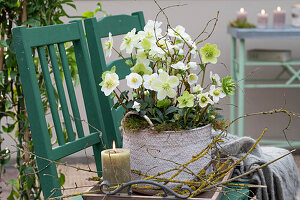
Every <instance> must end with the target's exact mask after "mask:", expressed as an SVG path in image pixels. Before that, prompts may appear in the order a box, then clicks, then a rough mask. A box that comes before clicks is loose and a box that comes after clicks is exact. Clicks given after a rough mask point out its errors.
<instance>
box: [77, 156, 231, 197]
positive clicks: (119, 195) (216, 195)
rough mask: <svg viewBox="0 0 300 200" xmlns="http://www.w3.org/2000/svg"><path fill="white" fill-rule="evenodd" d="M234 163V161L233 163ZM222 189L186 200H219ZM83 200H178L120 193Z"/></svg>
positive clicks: (99, 195) (91, 195) (97, 188)
mask: <svg viewBox="0 0 300 200" xmlns="http://www.w3.org/2000/svg"><path fill="white" fill-rule="evenodd" d="M233 162H234V161H233ZM232 172H233V169H231V170H230V171H229V172H228V174H227V175H226V176H225V177H224V178H223V179H222V181H225V180H228V179H229V178H230V177H231V174H232ZM93 190H99V186H95V187H93V188H92V189H91V190H90V191H93ZM222 194H223V193H222V187H217V188H215V189H213V190H211V191H207V192H203V193H202V194H200V195H198V196H197V197H195V198H188V199H190V200H220V199H221V197H222ZM82 197H83V199H84V200H124V199H136V200H154V199H158V200H159V199H164V200H173V199H177V200H178V199H179V198H176V197H174V196H171V195H170V196H167V197H159V196H146V195H139V194H133V195H128V194H126V193H121V194H117V195H106V194H101V193H97V194H83V195H82Z"/></svg>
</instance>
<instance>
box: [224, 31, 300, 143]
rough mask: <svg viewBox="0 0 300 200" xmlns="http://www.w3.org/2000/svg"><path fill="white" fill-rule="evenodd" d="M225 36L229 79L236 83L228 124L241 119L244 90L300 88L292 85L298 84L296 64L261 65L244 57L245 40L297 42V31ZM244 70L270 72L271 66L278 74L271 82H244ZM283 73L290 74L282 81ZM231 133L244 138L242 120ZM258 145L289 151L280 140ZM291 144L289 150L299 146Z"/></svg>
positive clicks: (238, 32)
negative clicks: (228, 46) (257, 68)
mask: <svg viewBox="0 0 300 200" xmlns="http://www.w3.org/2000/svg"><path fill="white" fill-rule="evenodd" d="M227 32H228V34H230V35H231V37H232V42H231V76H232V77H233V78H234V79H235V80H236V81H238V87H237V91H236V94H235V95H234V96H233V97H232V98H231V105H233V106H231V110H230V117H231V120H233V119H235V118H236V117H237V116H243V115H244V110H245V103H244V102H245V98H244V92H245V89H246V88H300V84H299V83H295V81H298V80H300V70H297V69H295V68H294V67H295V66H300V60H292V61H288V62H261V61H248V60H247V59H246V57H245V40H246V39H274V38H277V39H280V38H282V39H300V28H293V27H291V26H287V27H286V28H285V29H273V28H267V29H257V28H252V29H248V28H246V29H241V28H230V27H228V29H227ZM237 42H238V45H237ZM237 52H238V53H237ZM246 66H265V67H270V69H271V67H274V66H280V67H281V68H282V71H281V72H280V73H279V74H278V75H277V76H276V77H275V78H273V79H248V78H245V67H246ZM285 72H287V73H288V74H290V77H289V78H288V79H283V78H282V74H283V73H285ZM253 81H255V82H258V81H259V83H258V84H254V83H253ZM272 81H273V82H272ZM274 81H279V82H280V83H276V84H275V83H274ZM251 82H252V83H251ZM268 82H269V83H268ZM236 99H237V100H236ZM236 126H237V132H236ZM231 133H232V134H236V135H238V136H241V137H242V136H244V119H239V120H238V121H237V122H236V123H234V124H232V125H231ZM262 143H263V144H271V145H273V146H277V147H289V145H288V144H287V142H286V141H283V140H281V141H279V140H263V141H262ZM291 144H292V145H293V146H300V141H293V142H291Z"/></svg>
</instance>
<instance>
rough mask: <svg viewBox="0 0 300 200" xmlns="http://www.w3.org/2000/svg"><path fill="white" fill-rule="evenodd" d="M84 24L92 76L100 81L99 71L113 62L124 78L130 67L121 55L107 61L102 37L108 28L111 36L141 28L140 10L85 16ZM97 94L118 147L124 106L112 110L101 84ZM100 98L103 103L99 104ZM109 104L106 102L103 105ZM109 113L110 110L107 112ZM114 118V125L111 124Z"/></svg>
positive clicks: (141, 17)
mask: <svg viewBox="0 0 300 200" xmlns="http://www.w3.org/2000/svg"><path fill="white" fill-rule="evenodd" d="M84 26H85V31H86V36H87V41H88V46H89V51H90V56H91V62H92V67H93V72H94V79H95V81H96V85H97V86H98V85H99V83H101V81H102V79H101V75H102V73H103V72H104V71H107V70H110V69H111V67H112V66H114V65H115V66H116V73H117V74H118V75H119V77H120V79H124V78H125V76H126V75H128V74H129V72H130V68H129V67H128V66H127V65H126V64H125V62H124V60H123V59H118V60H114V61H112V62H110V63H106V61H105V57H104V53H103V48H102V43H101V38H105V37H108V34H109V32H111V34H112V36H117V35H122V34H126V33H128V32H130V31H131V30H132V29H133V28H136V31H140V30H143V29H144V26H145V20H144V15H143V12H134V13H132V14H131V15H114V16H107V17H103V18H101V19H98V20H97V19H96V18H88V19H85V20H84ZM97 92H98V98H99V101H100V102H101V109H102V112H103V116H105V119H103V120H104V122H105V125H107V126H109V127H107V131H109V133H111V134H110V136H111V137H113V138H109V139H110V140H116V141H117V145H118V146H119V147H120V146H121V145H122V142H121V137H120V132H119V126H120V124H121V123H120V122H121V120H122V117H123V111H124V110H123V108H120V109H119V110H117V111H116V110H111V107H112V105H113V101H112V100H111V99H110V98H108V97H106V96H105V95H104V93H103V92H102V91H101V87H100V86H98V87H97ZM102 102H103V104H102ZM108 104H109V105H110V106H106V105H108ZM110 113H112V114H110ZM112 122H113V126H112V125H111V124H112Z"/></svg>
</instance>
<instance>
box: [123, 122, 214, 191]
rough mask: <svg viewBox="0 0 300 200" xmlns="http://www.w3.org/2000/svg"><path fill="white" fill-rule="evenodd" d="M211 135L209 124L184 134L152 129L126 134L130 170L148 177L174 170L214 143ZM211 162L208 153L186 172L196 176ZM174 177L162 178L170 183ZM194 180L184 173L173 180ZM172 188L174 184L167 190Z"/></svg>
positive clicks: (134, 176) (124, 145) (135, 176)
mask: <svg viewBox="0 0 300 200" xmlns="http://www.w3.org/2000/svg"><path fill="white" fill-rule="evenodd" d="M125 118H126V116H125ZM147 121H149V119H147ZM150 123H151V122H150ZM211 132H212V126H211V125H210V124H209V125H206V126H203V127H200V128H196V129H192V130H184V131H162V132H157V131H154V130H152V129H145V130H140V131H136V132H130V131H128V130H127V131H126V130H125V131H124V133H123V148H126V149H130V160H131V161H130V165H131V169H134V170H138V171H141V172H142V173H144V174H147V175H156V174H158V173H160V172H164V171H167V170H169V169H174V168H176V167H178V166H179V165H182V164H185V163H187V162H188V161H190V160H191V159H193V155H197V154H198V153H200V152H201V151H202V150H203V149H205V148H206V147H207V146H208V144H210V143H211V142H212V135H211ZM210 161H211V157H210V152H209V153H208V154H206V155H205V156H204V157H203V158H200V159H199V160H197V161H195V162H193V163H191V164H190V165H188V166H187V168H188V170H191V171H193V172H194V173H196V174H197V173H198V172H199V171H200V170H201V169H203V168H204V167H205V166H207V165H208V164H209V163H210ZM188 170H187V171H188ZM175 173H176V171H171V172H169V173H166V174H164V175H161V176H160V177H162V178H168V179H169V178H170V177H172V175H174V174H175ZM143 178H144V176H139V175H136V174H132V180H138V179H143ZM193 178H194V176H192V175H191V174H190V173H188V172H185V171H183V172H181V173H180V174H179V175H178V176H177V177H176V178H174V180H182V181H187V180H191V179H193ZM171 185H173V184H169V185H168V186H171Z"/></svg>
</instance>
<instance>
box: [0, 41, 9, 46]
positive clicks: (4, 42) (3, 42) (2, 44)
mask: <svg viewBox="0 0 300 200" xmlns="http://www.w3.org/2000/svg"><path fill="white" fill-rule="evenodd" d="M0 46H2V47H8V45H7V43H6V41H5V40H0Z"/></svg>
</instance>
